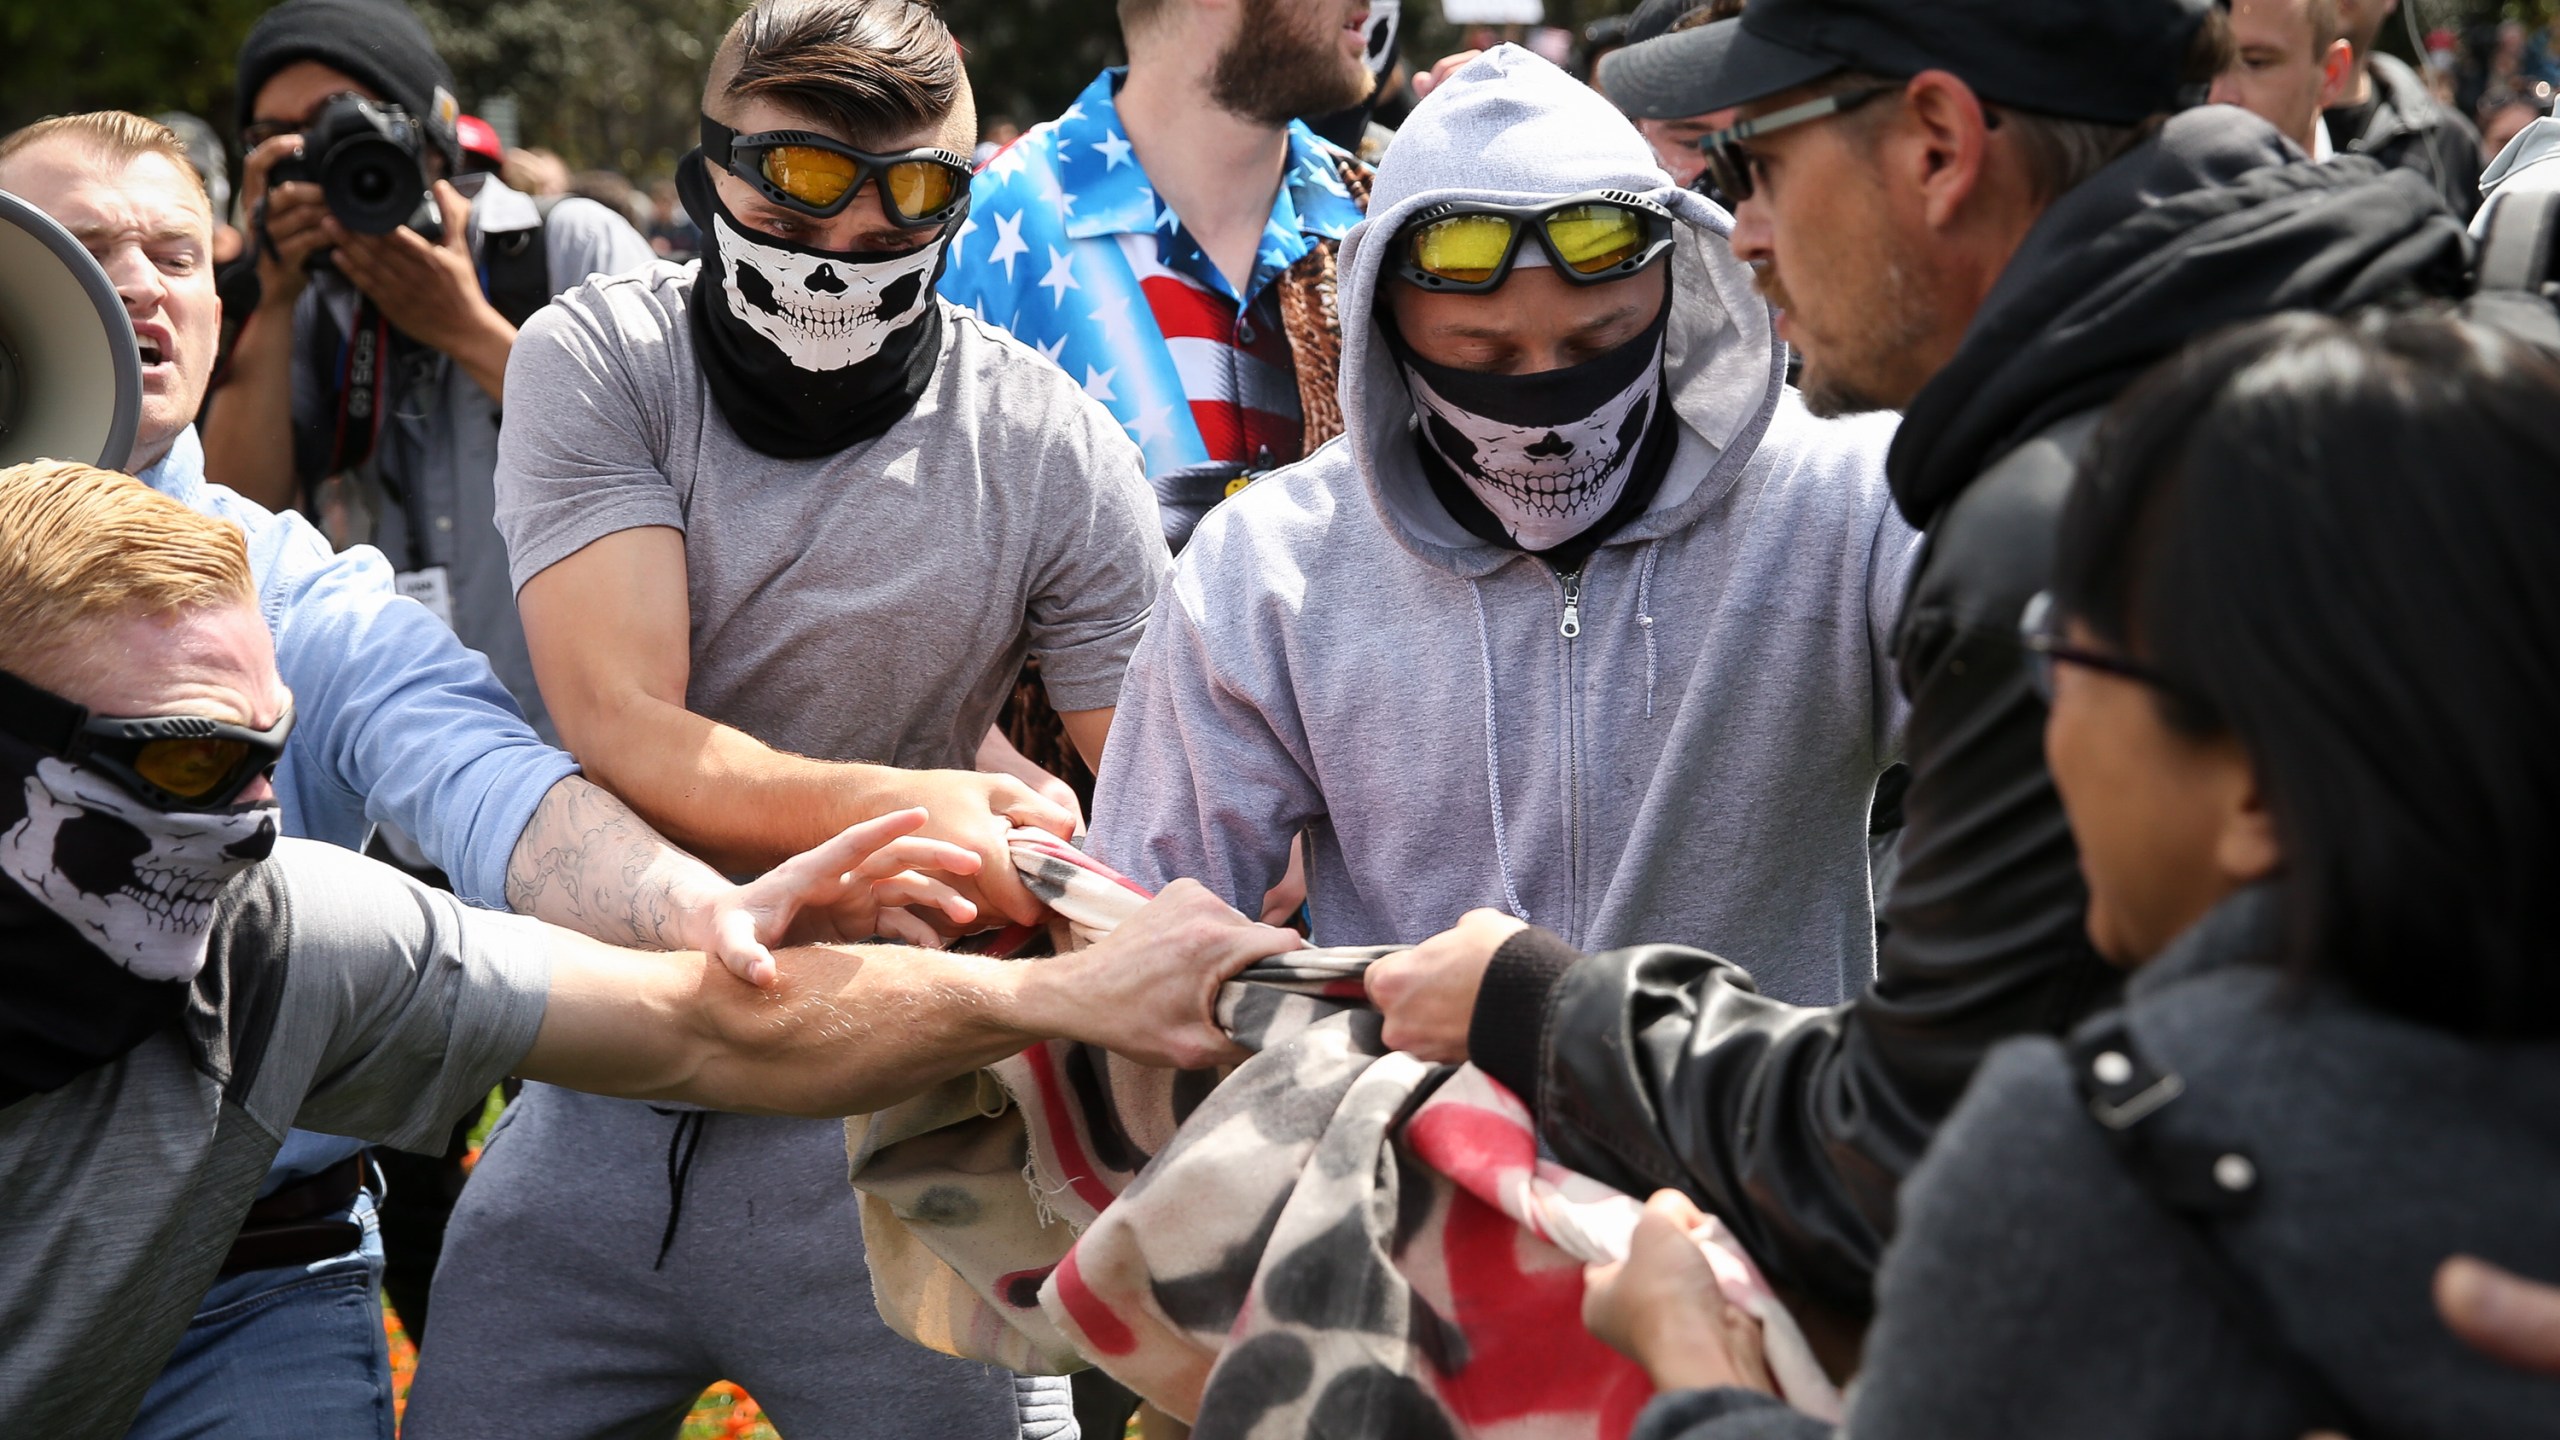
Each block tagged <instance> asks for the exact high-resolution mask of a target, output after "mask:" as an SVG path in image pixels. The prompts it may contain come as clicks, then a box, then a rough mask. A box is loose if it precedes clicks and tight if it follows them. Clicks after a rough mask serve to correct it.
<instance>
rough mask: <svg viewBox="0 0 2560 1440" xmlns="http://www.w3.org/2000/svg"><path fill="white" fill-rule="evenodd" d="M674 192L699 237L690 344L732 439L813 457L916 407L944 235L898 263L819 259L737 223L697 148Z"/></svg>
mask: <svg viewBox="0 0 2560 1440" xmlns="http://www.w3.org/2000/svg"><path fill="white" fill-rule="evenodd" d="M676 188H677V190H678V192H679V193H680V194H681V196H682V197H683V200H684V203H685V208H686V209H688V210H690V211H692V212H693V216H694V219H695V221H696V222H697V223H698V224H699V225H700V226H701V229H702V270H701V273H700V275H699V276H698V277H697V278H696V279H695V281H694V286H693V299H692V303H691V305H690V311H691V325H692V328H693V339H694V348H695V351H696V353H697V355H698V356H699V357H700V359H701V362H702V371H703V376H704V378H705V379H706V380H707V381H708V382H709V384H710V386H711V397H712V399H713V400H714V401H716V402H717V403H718V404H719V406H720V413H721V415H722V416H723V417H724V418H725V419H727V420H728V422H729V428H731V429H732V430H735V431H736V432H737V433H738V438H739V439H741V440H744V441H745V442H747V444H748V445H750V446H752V447H754V448H755V449H756V450H758V451H759V452H761V453H763V454H766V455H771V456H774V457H776V458H778V459H786V460H805V459H812V458H815V457H817V456H821V455H832V454H834V453H836V452H837V451H839V450H843V449H846V448H848V447H850V446H852V445H856V444H859V443H860V442H862V441H864V440H868V439H872V438H874V437H875V436H878V435H879V434H881V433H882V432H884V431H886V430H887V429H888V428H889V427H890V426H892V425H894V424H896V423H897V422H898V420H899V419H900V418H901V417H903V416H904V415H905V414H906V413H907V412H908V411H909V410H910V409H912V408H913V407H914V405H915V402H916V400H917V398H918V397H919V396H921V395H923V393H924V387H925V385H926V384H927V383H928V382H929V381H930V380H931V379H932V378H933V367H934V363H935V361H936V360H937V359H938V358H939V356H940V354H941V350H942V311H941V307H940V305H939V304H938V303H937V301H936V298H935V293H934V286H935V284H936V283H937V282H938V281H940V279H941V278H942V266H943V262H944V259H945V256H946V254H947V252H948V251H949V248H950V234H951V232H950V229H949V228H948V227H947V226H946V227H945V228H944V229H942V230H941V231H938V232H936V233H935V235H934V237H933V239H932V240H931V241H929V242H928V243H926V244H925V245H923V246H922V247H920V248H918V249H916V250H913V251H910V252H908V253H905V254H895V255H875V254H856V253H848V252H838V251H831V250H818V249H813V248H811V247H809V246H806V245H795V244H793V243H791V242H790V241H788V240H780V239H776V238H774V237H773V236H770V235H766V234H762V233H760V232H758V231H756V230H755V229H753V228H751V227H749V226H747V225H744V224H741V223H740V222H739V220H738V217H737V216H735V215H733V214H731V213H729V207H728V206H726V205H725V204H723V203H721V200H720V195H719V191H718V190H717V189H716V188H715V187H714V186H713V185H712V183H711V178H710V173H709V166H708V163H707V162H705V161H704V160H703V159H702V157H701V155H700V153H699V152H696V153H695V154H692V155H688V156H686V157H685V159H684V161H683V163H681V164H679V165H678V166H677V167H676ZM954 223H957V222H956V220H955V221H954Z"/></svg>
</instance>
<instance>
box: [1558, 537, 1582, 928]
mask: <svg viewBox="0 0 2560 1440" xmlns="http://www.w3.org/2000/svg"><path fill="white" fill-rule="evenodd" d="M1562 583H1563V587H1564V607H1565V623H1564V627H1563V628H1564V781H1565V795H1564V813H1565V837H1564V845H1565V849H1564V853H1565V886H1566V889H1565V938H1566V940H1567V941H1568V942H1569V943H1573V944H1580V943H1581V940H1582V715H1581V709H1580V707H1579V706H1578V705H1576V704H1575V690H1576V685H1575V673H1574V671H1575V666H1574V659H1575V655H1574V642H1575V640H1576V639H1577V638H1579V637H1580V636H1581V634H1582V615H1581V610H1582V572H1581V571H1580V570H1576V571H1574V572H1573V573H1572V574H1570V575H1567V576H1564V577H1563V581H1562Z"/></svg>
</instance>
